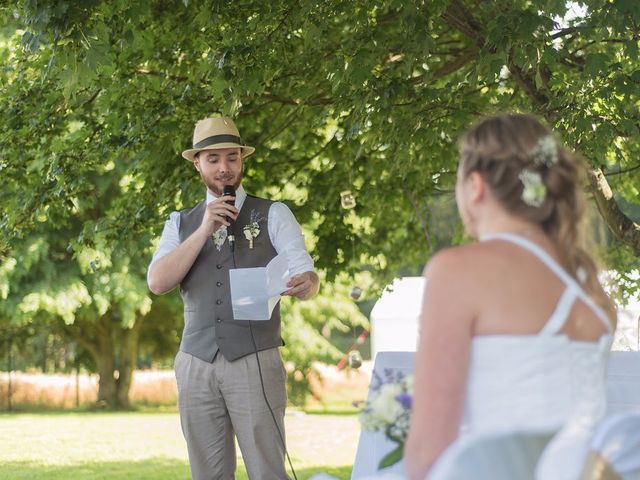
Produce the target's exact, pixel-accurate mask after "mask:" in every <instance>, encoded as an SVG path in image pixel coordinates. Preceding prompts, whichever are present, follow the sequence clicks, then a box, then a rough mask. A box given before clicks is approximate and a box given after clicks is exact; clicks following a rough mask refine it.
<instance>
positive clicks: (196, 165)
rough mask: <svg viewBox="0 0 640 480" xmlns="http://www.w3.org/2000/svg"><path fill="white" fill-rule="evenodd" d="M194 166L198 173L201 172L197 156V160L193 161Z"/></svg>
mask: <svg viewBox="0 0 640 480" xmlns="http://www.w3.org/2000/svg"><path fill="white" fill-rule="evenodd" d="M193 166H194V167H196V170H197V171H198V172H199V171H200V160H199V159H198V157H197V156H196V158H194V159H193Z"/></svg>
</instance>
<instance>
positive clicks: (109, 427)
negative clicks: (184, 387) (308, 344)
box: [0, 411, 359, 480]
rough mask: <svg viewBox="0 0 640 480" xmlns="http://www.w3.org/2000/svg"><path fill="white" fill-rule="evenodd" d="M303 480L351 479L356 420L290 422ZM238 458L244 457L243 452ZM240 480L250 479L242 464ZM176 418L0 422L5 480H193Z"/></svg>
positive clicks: (44, 417) (292, 418) (35, 417)
mask: <svg viewBox="0 0 640 480" xmlns="http://www.w3.org/2000/svg"><path fill="white" fill-rule="evenodd" d="M285 421H286V428H287V443H288V446H289V453H290V455H291V460H292V462H293V465H294V468H295V470H296V473H297V476H298V478H299V479H300V480H302V479H304V478H308V477H310V476H311V475H312V474H314V473H317V472H326V473H330V474H332V475H335V476H337V477H338V478H342V479H347V478H349V476H350V474H351V465H352V464H353V459H354V456H355V450H356V446H357V440H358V435H359V425H358V421H357V417H356V416H355V415H306V414H304V413H300V412H295V411H292V412H291V413H288V414H287V416H286V419H285ZM238 455H239V452H238ZM238 465H239V468H238V476H237V478H238V479H246V478H247V476H246V473H245V472H244V468H243V465H242V460H241V459H239V460H238ZM188 478H189V466H188V461H187V452H186V447H185V444H184V439H183V437H182V432H181V430H180V422H179V419H178V415H177V413H37V414H26V413H21V414H0V479H3V480H4V479H47V480H69V479H72V480H82V479H92V480H93V479H104V480H119V479H123V480H124V479H127V480H132V479H140V480H142V479H144V480H147V479H154V480H163V479H188Z"/></svg>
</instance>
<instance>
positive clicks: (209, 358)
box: [179, 195, 283, 362]
mask: <svg viewBox="0 0 640 480" xmlns="http://www.w3.org/2000/svg"><path fill="white" fill-rule="evenodd" d="M272 203H273V202H271V201H269V200H264V199H262V198H256V197H252V196H248V195H247V198H246V199H245V201H244V203H243V204H242V209H241V210H240V214H239V215H238V218H237V220H236V222H235V223H234V225H233V233H234V235H235V239H236V240H235V254H234V255H233V256H232V254H231V248H230V247H229V243H228V242H226V241H225V243H224V244H223V245H222V249H221V250H220V251H218V249H217V248H216V246H215V245H214V243H213V239H211V238H209V239H208V240H207V241H206V243H205V245H204V247H202V250H201V251H200V254H199V255H198V257H197V258H196V260H195V262H194V263H193V266H192V267H191V269H190V270H189V272H188V273H187V275H186V276H185V277H184V279H183V280H182V283H180V294H181V295H182V300H183V302H184V331H183V332H182V341H181V342H180V350H182V351H183V352H187V353H190V354H191V355H193V356H195V357H198V358H200V359H201V360H204V361H206V362H213V358H214V357H215V355H216V353H217V351H218V350H220V352H221V353H222V355H224V358H226V359H227V360H236V359H238V358H240V357H243V356H245V355H248V354H250V353H253V351H254V346H253V342H252V340H251V333H250V331H249V323H250V322H248V321H237V320H234V319H233V311H232V308H231V290H230V288H229V269H231V268H234V257H235V266H236V267H237V268H249V267H264V266H266V265H267V263H269V261H270V260H271V259H272V258H273V257H275V256H276V255H277V252H276V250H275V249H274V248H273V245H272V244H271V239H270V238H269V230H268V227H269V226H268V217H269V207H270V206H271V204H272ZM204 208H205V202H202V203H200V204H199V205H197V206H195V207H194V208H192V209H190V210H183V211H182V212H180V229H179V237H180V242H183V241H184V240H185V239H186V238H187V237H189V235H191V234H192V233H193V232H194V231H195V230H196V229H197V228H198V227H199V226H200V223H201V222H202V217H203V215H204ZM256 215H258V216H259V218H261V221H260V233H259V235H258V236H257V237H256V238H255V239H254V241H253V248H252V249H250V248H249V241H248V240H247V238H246V237H245V235H244V233H243V228H244V227H245V226H246V225H248V224H249V222H250V220H251V218H252V216H253V217H255V216H256ZM251 327H252V330H253V336H254V338H255V341H256V345H257V347H258V350H265V349H267V348H273V347H279V346H281V345H283V342H282V338H281V336H280V305H279V304H278V305H277V306H276V308H275V309H274V310H273V314H272V315H271V319H270V320H268V321H259V322H251Z"/></svg>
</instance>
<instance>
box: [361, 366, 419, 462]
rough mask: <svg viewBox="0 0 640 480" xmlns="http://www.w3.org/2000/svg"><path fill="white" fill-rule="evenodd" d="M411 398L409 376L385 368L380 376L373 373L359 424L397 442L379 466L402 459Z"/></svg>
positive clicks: (411, 387)
mask: <svg viewBox="0 0 640 480" xmlns="http://www.w3.org/2000/svg"><path fill="white" fill-rule="evenodd" d="M412 397H413V376H412V375H404V374H402V373H399V372H393V371H389V370H388V371H385V372H384V375H383V376H380V375H376V376H374V378H373V379H372V386H371V393H370V394H369V398H368V399H367V402H366V403H365V406H364V408H363V410H362V412H361V413H360V423H361V425H362V428H364V429H365V430H369V431H372V432H379V431H380V432H384V434H385V436H386V437H387V438H388V439H389V440H391V441H393V442H394V443H396V444H397V446H396V448H394V449H393V450H392V451H391V452H389V453H388V454H387V455H385V456H384V457H383V458H382V460H380V463H379V465H378V468H379V469H382V468H386V467H390V466H391V465H394V464H396V463H397V462H399V461H400V460H401V459H402V456H403V454H404V444H405V442H406V440H407V435H408V433H409V420H410V417H411V400H412Z"/></svg>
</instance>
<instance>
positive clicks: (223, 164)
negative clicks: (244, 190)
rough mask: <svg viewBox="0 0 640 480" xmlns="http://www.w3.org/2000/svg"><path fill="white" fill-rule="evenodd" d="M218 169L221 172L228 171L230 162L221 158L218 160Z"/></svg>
mask: <svg viewBox="0 0 640 480" xmlns="http://www.w3.org/2000/svg"><path fill="white" fill-rule="evenodd" d="M219 165H220V171H221V172H228V171H230V170H231V162H229V161H228V160H225V159H222V160H220V163H219Z"/></svg>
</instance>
